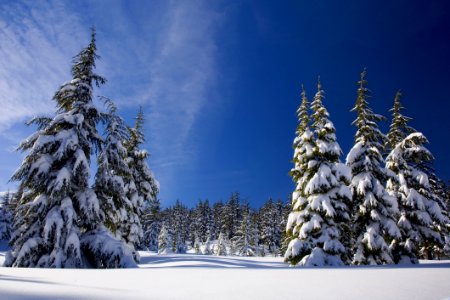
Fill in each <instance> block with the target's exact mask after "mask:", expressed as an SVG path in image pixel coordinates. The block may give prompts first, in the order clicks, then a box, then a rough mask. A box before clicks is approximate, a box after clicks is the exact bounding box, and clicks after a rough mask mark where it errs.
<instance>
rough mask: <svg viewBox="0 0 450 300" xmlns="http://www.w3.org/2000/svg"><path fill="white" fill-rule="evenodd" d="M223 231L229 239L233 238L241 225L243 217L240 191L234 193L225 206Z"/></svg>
mask: <svg viewBox="0 0 450 300" xmlns="http://www.w3.org/2000/svg"><path fill="white" fill-rule="evenodd" d="M222 213H223V215H222V218H221V219H222V222H223V223H222V224H221V225H222V226H221V231H223V233H225V234H226V235H227V238H228V239H231V238H233V236H234V235H235V234H236V231H237V230H238V227H239V221H240V218H241V208H240V195H239V193H238V192H235V193H232V194H231V196H230V199H229V200H228V202H227V203H226V204H225V206H224V207H223V211H222Z"/></svg>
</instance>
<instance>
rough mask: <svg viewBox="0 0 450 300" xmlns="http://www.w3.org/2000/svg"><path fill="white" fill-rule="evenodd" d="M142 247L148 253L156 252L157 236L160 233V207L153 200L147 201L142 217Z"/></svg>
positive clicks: (158, 202)
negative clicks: (145, 248) (143, 246)
mask: <svg viewBox="0 0 450 300" xmlns="http://www.w3.org/2000/svg"><path fill="white" fill-rule="evenodd" d="M142 224H143V231H144V245H145V247H147V249H148V250H150V251H157V250H158V235H159V232H160V231H161V205H160V201H159V200H158V199H157V198H155V199H152V200H150V201H149V204H148V206H147V207H145V209H144V215H143V222H142Z"/></svg>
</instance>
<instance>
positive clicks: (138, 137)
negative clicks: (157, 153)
mask: <svg viewBox="0 0 450 300" xmlns="http://www.w3.org/2000/svg"><path fill="white" fill-rule="evenodd" d="M143 125H144V111H143V109H142V107H140V109H139V112H138V114H137V116H136V122H135V124H134V127H133V128H128V130H129V134H130V138H129V140H128V141H126V143H124V145H125V147H126V148H127V150H128V158H127V162H128V166H129V168H130V170H131V174H132V179H133V180H132V181H131V182H130V183H129V184H128V185H127V189H128V198H129V199H130V200H131V203H132V205H133V211H134V216H135V218H134V219H130V224H131V226H130V231H129V233H128V237H127V239H128V240H129V241H130V242H131V243H133V244H134V245H135V247H136V248H139V247H140V246H141V245H140V244H141V239H142V237H143V229H142V224H141V219H142V214H143V211H144V209H145V207H146V206H148V205H149V203H151V202H154V201H158V200H157V195H158V192H159V183H158V181H156V179H155V178H154V175H153V173H152V172H151V171H150V168H149V166H148V164H147V159H148V157H149V153H148V152H147V151H146V150H141V146H142V144H143V143H144V142H145V139H144V133H143Z"/></svg>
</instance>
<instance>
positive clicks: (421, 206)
mask: <svg viewBox="0 0 450 300" xmlns="http://www.w3.org/2000/svg"><path fill="white" fill-rule="evenodd" d="M426 143H428V140H427V139H426V138H425V136H424V135H423V134H421V133H418V132H416V133H412V134H410V135H408V136H407V137H406V138H405V139H403V141H401V142H400V143H397V146H396V147H395V148H394V149H393V150H392V151H391V153H390V154H389V156H388V158H387V167H388V168H389V169H390V170H392V171H393V172H394V173H395V174H396V180H392V181H390V183H389V184H388V188H389V189H390V190H391V191H392V192H394V193H395V195H396V196H397V197H398V202H399V206H400V212H401V216H400V218H399V221H398V226H399V228H400V232H401V238H399V239H398V241H396V243H395V247H394V250H393V252H394V259H395V261H396V263H399V262H403V263H404V262H409V263H418V257H419V251H420V250H422V251H424V252H425V253H426V254H427V255H426V256H427V258H428V259H431V252H432V251H433V250H434V247H435V246H438V247H439V248H441V249H442V247H443V246H444V239H443V238H444V236H443V233H444V232H445V225H446V223H447V222H448V221H449V220H448V218H447V217H446V216H445V213H444V212H443V210H442V209H441V205H442V204H440V203H442V202H443V201H442V199H441V198H440V196H439V195H438V194H436V193H435V191H434V190H433V187H432V184H430V180H429V178H430V174H429V173H430V170H431V166H430V164H431V162H432V160H433V159H434V158H433V155H432V154H431V152H430V151H429V150H428V149H426V148H425V146H424V145H425V144H426Z"/></svg>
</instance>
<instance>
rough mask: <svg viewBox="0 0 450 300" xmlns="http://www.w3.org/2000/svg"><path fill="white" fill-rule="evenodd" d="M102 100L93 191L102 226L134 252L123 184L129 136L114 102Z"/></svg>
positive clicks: (128, 174) (129, 209)
mask: <svg viewBox="0 0 450 300" xmlns="http://www.w3.org/2000/svg"><path fill="white" fill-rule="evenodd" d="M105 103H106V104H107V106H108V110H109V112H108V113H107V114H104V119H105V120H106V128H105V132H106V139H105V141H104V143H103V147H102V150H101V151H100V153H99V155H98V162H97V164H98V169H97V173H96V180H95V192H96V195H97V198H98V199H99V201H100V208H101V210H102V211H103V213H104V224H105V226H106V227H107V228H108V229H109V230H111V232H112V233H113V234H115V236H116V237H117V238H119V239H122V240H123V241H124V242H125V243H126V244H127V245H128V246H129V247H130V250H131V251H133V252H135V250H134V244H133V240H130V238H129V232H130V231H131V230H130V228H129V226H130V223H131V222H130V219H131V220H134V219H135V218H136V216H135V213H134V211H133V206H132V203H131V201H130V199H129V198H128V197H127V191H126V188H125V187H126V185H127V184H128V185H129V184H130V182H131V181H132V180H133V179H132V176H131V171H130V169H129V167H128V164H127V163H126V158H127V154H128V153H127V150H126V148H125V147H124V145H123V142H124V141H126V140H127V139H128V138H129V136H128V131H127V127H126V125H125V123H124V121H123V119H122V118H121V117H120V116H118V115H117V108H116V106H115V105H114V103H113V102H112V101H111V100H109V99H107V100H106V101H105Z"/></svg>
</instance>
